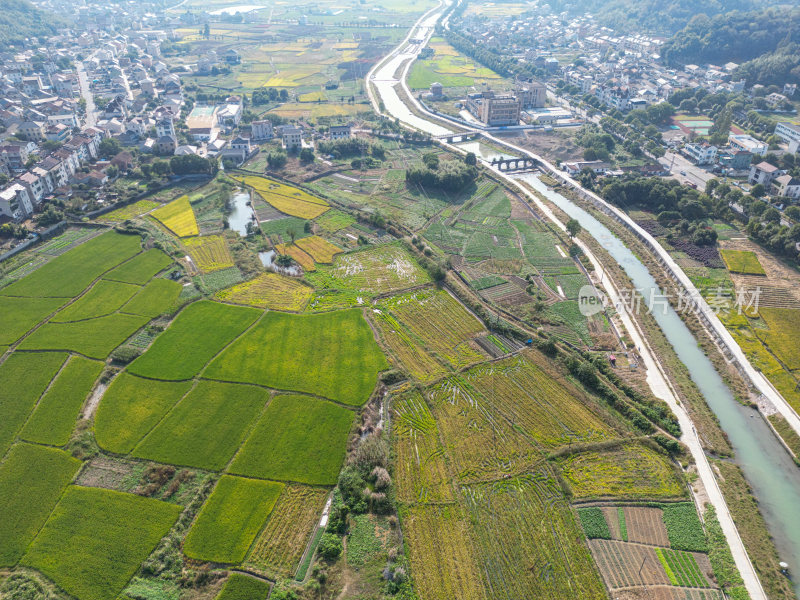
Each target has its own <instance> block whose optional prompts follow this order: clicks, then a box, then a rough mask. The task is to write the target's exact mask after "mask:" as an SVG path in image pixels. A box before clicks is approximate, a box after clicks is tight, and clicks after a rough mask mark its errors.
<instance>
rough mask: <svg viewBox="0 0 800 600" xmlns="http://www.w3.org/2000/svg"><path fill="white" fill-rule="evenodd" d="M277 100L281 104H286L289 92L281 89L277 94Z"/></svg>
mask: <svg viewBox="0 0 800 600" xmlns="http://www.w3.org/2000/svg"><path fill="white" fill-rule="evenodd" d="M278 98H279V99H280V101H281V102H286V101H287V100H288V99H289V92H287V91H286V90H285V89H282V90H281V91H280V92H279V93H278Z"/></svg>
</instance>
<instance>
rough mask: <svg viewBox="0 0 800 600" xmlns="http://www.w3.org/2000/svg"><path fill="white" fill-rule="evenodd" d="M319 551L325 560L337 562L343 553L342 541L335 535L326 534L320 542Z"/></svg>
mask: <svg viewBox="0 0 800 600" xmlns="http://www.w3.org/2000/svg"><path fill="white" fill-rule="evenodd" d="M317 551H318V552H319V555H320V556H321V557H322V558H324V559H325V560H336V559H337V558H338V557H339V555H340V554H341V553H342V540H341V538H339V536H337V535H334V534H333V533H324V534H322V539H320V541H319V546H318V548H317Z"/></svg>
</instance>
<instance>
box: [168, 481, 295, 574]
mask: <svg viewBox="0 0 800 600" xmlns="http://www.w3.org/2000/svg"><path fill="white" fill-rule="evenodd" d="M283 489H284V485H283V484H281V483H275V482H272V481H258V480H255V479H244V478H242V477H233V476H231V475H223V476H222V478H221V479H220V480H219V483H217V486H216V487H215V488H214V491H213V492H212V493H211V496H209V498H208V500H206V503H205V504H204V505H203V509H202V510H201V511H200V514H199V515H197V519H196V520H195V522H194V524H193V525H192V528H191V529H190V530H189V533H188V534H187V536H186V541H185V543H184V545H183V551H184V553H185V554H186V556H188V557H189V558H195V559H197V560H208V561H213V562H220V563H227V564H236V563H240V562H242V560H244V557H245V554H246V553H247V549H248V548H249V547H250V545H251V544H252V543H253V540H254V539H255V537H256V535H258V532H259V531H260V530H261V527H262V526H263V525H264V522H265V521H266V520H267V517H268V516H269V514H270V512H272V509H273V507H274V506H275V502H277V500H278V497H279V496H280V495H281V493H282V492H283Z"/></svg>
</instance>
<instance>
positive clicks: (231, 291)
mask: <svg viewBox="0 0 800 600" xmlns="http://www.w3.org/2000/svg"><path fill="white" fill-rule="evenodd" d="M313 293H314V290H313V289H312V288H310V287H309V286H307V285H305V284H303V283H301V282H300V281H298V280H296V279H292V278H291V277H284V276H283V275H278V274H277V273H262V274H261V275H259V276H258V277H256V278H255V279H251V280H250V281H245V282H244V283H239V284H237V285H234V286H233V287H229V288H227V289H224V290H220V291H219V292H217V296H216V297H217V299H218V300H222V301H224V302H232V303H234V304H246V305H247V306H255V307H258V308H269V309H272V310H286V311H291V312H300V311H302V310H303V309H304V308H305V306H306V304H308V300H309V299H310V298H311V295H312V294H313Z"/></svg>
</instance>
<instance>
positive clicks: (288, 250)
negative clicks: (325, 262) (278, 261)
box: [275, 244, 317, 271]
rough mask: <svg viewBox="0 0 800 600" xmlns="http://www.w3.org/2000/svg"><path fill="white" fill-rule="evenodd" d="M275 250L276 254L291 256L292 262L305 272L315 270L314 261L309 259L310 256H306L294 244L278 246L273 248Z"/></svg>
mask: <svg viewBox="0 0 800 600" xmlns="http://www.w3.org/2000/svg"><path fill="white" fill-rule="evenodd" d="M275 250H276V251H277V252H278V254H288V255H289V256H291V257H292V258H293V259H294V261H295V262H296V263H297V264H298V265H300V266H301V267H303V269H304V270H306V271H316V270H317V267H316V265H315V263H314V259H313V258H311V255H309V254H307V253H306V252H305V251H304V250H303V249H301V248H300V247H298V246H297V245H296V244H278V245H277V246H275Z"/></svg>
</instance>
